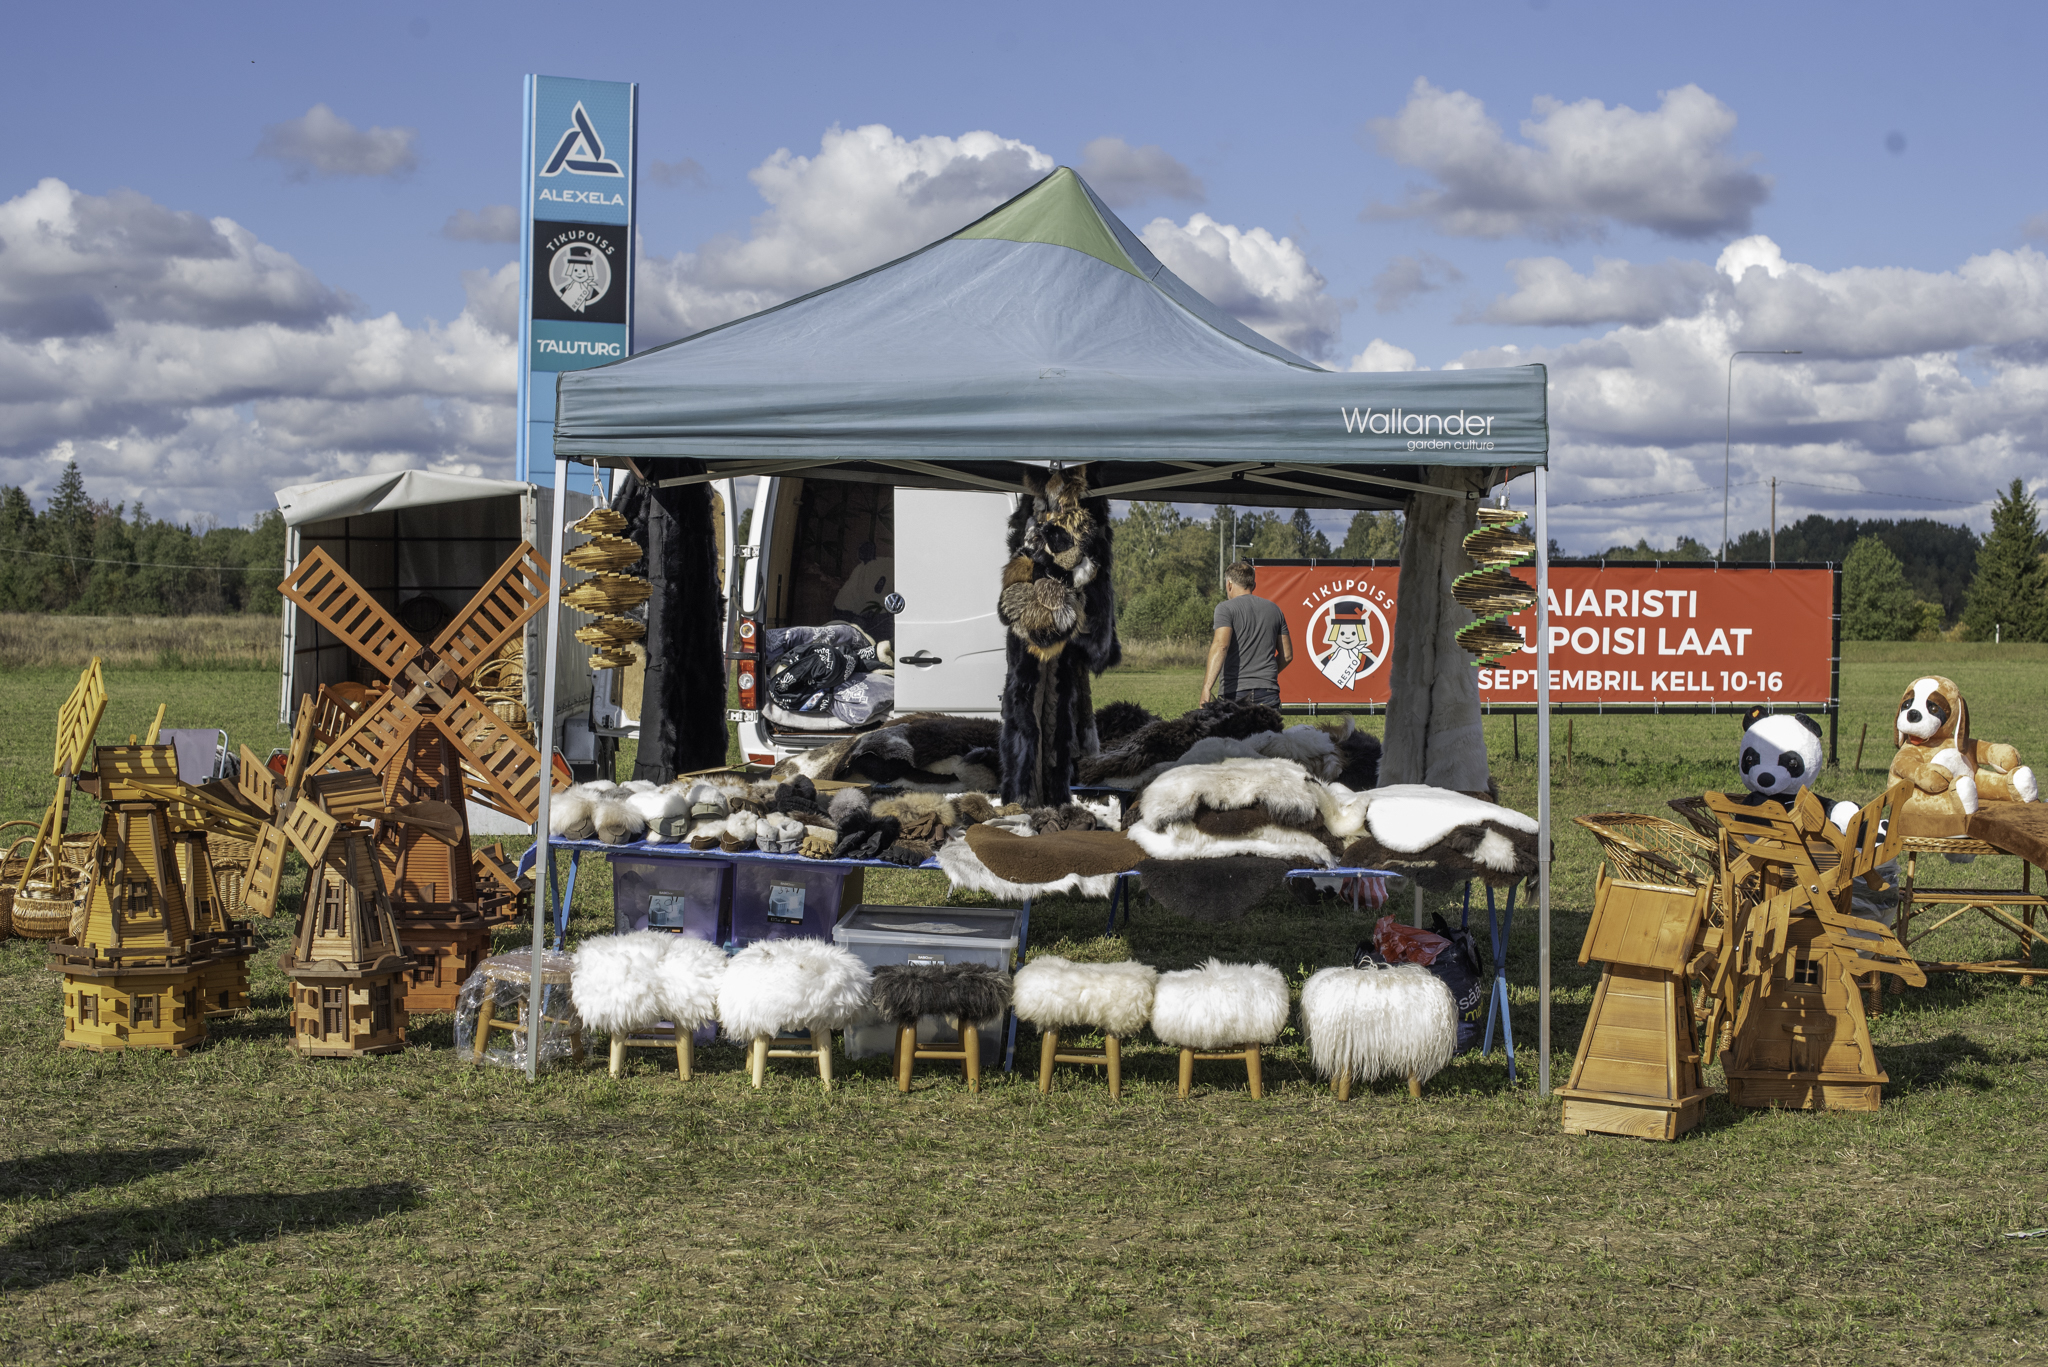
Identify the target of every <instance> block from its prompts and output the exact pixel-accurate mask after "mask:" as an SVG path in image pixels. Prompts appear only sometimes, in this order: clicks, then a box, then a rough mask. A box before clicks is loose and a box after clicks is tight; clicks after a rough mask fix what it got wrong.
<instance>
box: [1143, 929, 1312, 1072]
mask: <svg viewBox="0 0 2048 1367" xmlns="http://www.w3.org/2000/svg"><path fill="white" fill-rule="evenodd" d="M1286 1024H1287V980H1286V979H1285V978H1282V977H1281V976H1280V970H1279V969H1277V968H1275V967H1273V966H1272V965H1271V964H1226V963H1220V962H1218V961H1217V960H1215V959H1211V960H1209V962H1208V963H1206V964H1203V965H1202V966H1201V967H1200V968H1183V969H1181V970H1179V971H1177V972H1174V973H1162V974H1160V975H1159V985H1158V987H1157V989H1156V990H1155V991H1154V992H1153V994H1152V1033H1153V1034H1155V1035H1157V1036H1159V1038H1160V1039H1161V1040H1162V1041H1163V1042H1164V1043H1167V1044H1177V1045H1179V1046H1180V1094H1181V1095H1182V1096H1186V1095H1187V1094H1188V1089H1189V1088H1190V1087H1192V1086H1193V1085H1194V1081H1195V1061H1196V1060H1197V1059H1232V1060H1237V1059H1242V1060H1243V1061H1244V1070H1245V1076H1246V1078H1247V1079H1248V1080H1249V1081H1250V1083H1251V1089H1252V1096H1253V1097H1255V1098H1256V1097H1262V1096H1264V1095H1265V1094H1266V1086H1265V1079H1264V1078H1263V1076H1261V1074H1260V1070H1259V1050H1260V1048H1261V1047H1262V1046H1264V1045H1268V1044H1271V1043H1272V1042H1273V1041H1274V1040H1276V1039H1278V1038H1279V1037H1280V1030H1281V1027H1283V1026H1285V1025H1286Z"/></svg>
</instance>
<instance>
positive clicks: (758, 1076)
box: [753, 1035, 768, 1091]
mask: <svg viewBox="0 0 2048 1367" xmlns="http://www.w3.org/2000/svg"><path fill="white" fill-rule="evenodd" d="M753 1052H754V1058H753V1068H754V1087H755V1090H757V1091H758V1090H759V1089H760V1086H761V1084H762V1083H763V1082H764V1081H766V1080H767V1077H768V1037H767V1036H766V1035H756V1036H754V1050H753Z"/></svg>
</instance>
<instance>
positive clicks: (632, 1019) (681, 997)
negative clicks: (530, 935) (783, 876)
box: [570, 930, 725, 1081]
mask: <svg viewBox="0 0 2048 1367" xmlns="http://www.w3.org/2000/svg"><path fill="white" fill-rule="evenodd" d="M724 976H725V951H724V950H722V949H720V948H719V947H718V946H717V945H714V944H712V943H711V942H709V941H708V940H700V939H697V938H696V937H694V936H689V935H676V934H672V933H670V932H667V931H660V930H636V931H633V932H631V933H629V934H625V935H605V936H601V937H599V938H597V939H594V940H586V941H584V943H583V947H582V948H581V949H579V950H578V951H577V953H576V968H575V970H574V973H573V974H572V976H571V979H570V992H571V993H572V994H573V995H574V996H575V999H576V1004H577V1008H578V1011H579V1013H580V1014H582V1016H583V1019H584V1022H585V1023H586V1024H588V1025H589V1026H590V1027H591V1028H592V1029H596V1030H603V1031H605V1032H606V1033H608V1034H609V1035H610V1036H611V1037H612V1066H611V1072H612V1076H613V1077H617V1076H618V1075H619V1070H620V1068H621V1067H622V1066H623V1065H624V1063H625V1059H626V1050H627V1049H628V1048H629V1047H630V1048H636V1049H655V1048H658V1049H666V1048H669V1047H671V1046H673V1047H674V1048H675V1051H676V1072H677V1073H678V1074H679V1075H680V1076H681V1077H682V1078H683V1079H684V1080H685V1081H687V1080H688V1079H689V1077H690V1074H691V1070H692V1068H693V1066H694V1064H695V1062H696V1040H695V1035H696V1033H697V1028H698V1027H699V1026H701V1025H703V1024H704V1023H705V1022H706V1021H708V1020H712V1019H715V1018H716V1017H717V1015H718V983H719V980H720V979H721V978H723V977H724ZM585 1008H587V1009H585ZM663 1021H666V1022H668V1025H667V1027H666V1028H659V1027H661V1023H662V1022H663Z"/></svg>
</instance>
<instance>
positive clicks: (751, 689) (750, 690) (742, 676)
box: [738, 660, 760, 711]
mask: <svg viewBox="0 0 2048 1367" xmlns="http://www.w3.org/2000/svg"><path fill="white" fill-rule="evenodd" d="M758 664H759V661H757V660H741V661H740V671H739V680H738V682H739V693H740V706H741V707H744V708H746V709H748V710H749V711H752V710H753V709H755V708H757V707H759V706H760V702H759V697H760V690H759V688H757V687H756V680H755V678H754V670H755V668H756V666H757V665H758Z"/></svg>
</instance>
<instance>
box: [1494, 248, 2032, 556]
mask: <svg viewBox="0 0 2048 1367" xmlns="http://www.w3.org/2000/svg"><path fill="white" fill-rule="evenodd" d="M1610 264H1612V265H1614V266H1615V269H1614V270H1612V271H1610V272H1609V276H1610V282H1609V283H1612V281H1614V280H1621V279H1624V278H1625V277H1626V274H1627V273H1626V272H1624V271H1622V270H1621V269H1620V267H1621V266H1624V265H1626V263H1610ZM1691 266H1692V267H1693V268H1696V270H1697V272H1702V273H1703V274H1700V276H1699V278H1700V280H1701V281H1702V285H1703V287H1701V288H1697V292H1696V293H1695V294H1694V295H1693V296H1692V297H1691V298H1681V299H1679V300H1678V302H1677V303H1676V305H1675V306H1674V307H1673V308H1672V310H1671V312H1670V313H1669V314H1668V315H1667V316H1666V317H1664V318H1662V319H1661V320H1655V321H1639V322H1636V323H1634V324H1632V325H1629V326H1623V327H1619V328H1616V329H1614V330H1612V331H1609V332H1607V333H1605V334H1604V335H1601V336H1598V337H1592V338H1588V339H1585V340H1583V341H1577V342H1571V343H1567V344H1564V345H1560V346H1556V347H1539V348H1532V349H1526V350H1514V349H1511V348H1499V349H1494V350H1487V351H1475V352H1471V353H1468V354H1467V355H1465V356H1463V357H1461V358H1460V361H1459V364H1461V365H1465V366H1482V365H1521V364H1526V363H1528V362H1531V361H1538V362H1542V363H1543V364H1545V365H1546V366H1548V367H1549V372H1550V413H1551V422H1552V434H1553V437H1552V439H1553V452H1554V454H1553V462H1554V464H1553V469H1554V471H1555V472H1556V473H1557V476H1558V482H1557V485H1556V486H1555V487H1556V489H1557V492H1556V493H1555V494H1554V495H1553V497H1554V498H1556V499H1557V500H1559V501H1560V502H1562V503H1566V504H1580V505H1584V506H1577V507H1567V508H1562V509H1561V510H1560V514H1559V516H1560V523H1559V525H1560V527H1561V528H1562V529H1564V530H1560V532H1559V533H1558V535H1559V537H1560V539H1561V540H1564V541H1565V542H1566V544H1567V545H1572V546H1575V547H1577V548H1579V549H1593V548H1595V546H1596V544H1597V545H1598V546H1605V545H1609V544H1612V543H1613V542H1616V541H1621V540H1629V541H1633V540H1634V539H1635V538H1636V537H1637V536H1648V537H1649V538H1650V539H1651V541H1652V542H1654V543H1657V544H1661V545H1669V544H1671V540H1672V537H1673V536H1675V535H1678V534H1681V533H1683V534H1689V535H1693V536H1697V537H1699V538H1700V539H1701V540H1703V541H1706V542H1708V543H1709V544H1713V543H1715V542H1717V541H1718V540H1719V537H1720V530H1721V528H1720V507H1719V504H1720V499H1719V498H1718V497H1717V495H1718V494H1719V492H1720V487H1721V479H1722V472H1721V465H1722V441H1723V432H1722V426H1723V421H1724V418H1723V413H1724V408H1725V407H1726V405H1727V403H1728V393H1729V378H1728V376H1729V356H1730V353H1732V352H1735V351H1746V350H1761V351H1776V350H1782V349H1796V350H1798V351H1800V352H1801V353H1802V354H1801V355H1798V356H1761V357H1751V358H1744V359H1743V360H1742V361H1740V362H1737V363H1736V370H1735V375H1734V404H1733V410H1734V481H1735V483H1736V485H1737V488H1736V489H1735V492H1734V495H1733V497H1734V502H1735V511H1734V515H1733V519H1732V520H1733V524H1734V530H1736V531H1737V532H1740V531H1741V530H1743V529H1745V528H1748V527H1754V526H1761V525H1763V522H1764V519H1765V505H1764V497H1765V496H1764V495H1763V494H1762V493H1760V492H1759V488H1760V485H1759V484H1758V482H1759V481H1763V480H1766V479H1768V478H1769V477H1771V476H1773V475H1775V476H1777V477H1778V478H1779V479H1780V480H1781V481H1782V482H1783V483H1781V488H1780V499H1779V508H1780V519H1781V521H1790V520H1793V519H1795V518H1796V517H1798V516H1803V515H1805V514H1806V513H1810V512H1824V513H1826V514H1828V515H1829V516H1852V515H1853V516H1858V517H1923V516H1932V517H1938V518H1944V519H1950V520H1954V519H1958V518H1967V519H1968V520H1970V521H1972V522H1973V523H1974V524H1976V525H1978V526H1980V527H1981V526H1982V525H1984V523H1985V520H1986V510H1987V509H1988V507H1989V504H1990V501H1991V500H1992V499H1993V497H1995V495H1996V494H1997V492H1998V491H1999V489H2001V488H2002V487H2003V486H2004V485H2005V484H2007V483H2009V482H2010V481H2011V480H2012V479H2013V478H2015V477H2019V478H2025V479H2029V480H2034V481H2038V480H2039V479H2040V472H2041V469H2042V466H2041V459H2040V455H2039V452H2040V451H2041V450H2042V449H2043V447H2044V446H2048V348H2044V347H2043V346H2042V344H2041V342H2040V339H2041V338H2042V337H2044V336H2048V255H2043V254H2042V253H2041V252H2039V251H2037V250H2035V249H2033V248H2031V247H2028V248H2021V249H2019V250H2018V251H2010V252H2008V251H1993V252H1986V253H1984V254H1982V255H1979V256H1974V257H1971V258H1970V259H1969V260H1967V261H1965V262H1963V263H1962V265H1960V266H1959V267H1957V268H1956V269H1954V270H1952V271H1918V270H1909V269H1905V268H1897V267H1879V268H1871V267H1849V268H1845V269H1842V270H1836V271H1823V270H1820V269H1818V268H1816V267H1813V266H1809V265H1806V264H1803V263H1800V262H1797V261H1788V260H1787V259H1786V258H1785V256H1784V254H1783V252H1782V251H1781V250H1780V249H1779V247H1778V246H1777V244H1776V243H1775V242H1773V241H1771V239H1769V238H1767V237H1751V238H1746V239H1743V240H1741V241H1738V242H1736V243H1734V244H1731V245H1730V247H1729V248H1728V249H1727V250H1725V251H1724V252H1722V253H1721V256H1720V259H1719V262H1718V263H1717V266H1716V267H1715V268H1707V267H1705V265H1704V263H1691ZM1632 269H1635V270H1645V269H1652V270H1653V269H1655V268H1643V267H1635V268H1632ZM1732 272H1740V275H1739V277H1737V276H1735V275H1733V274H1731V273H1732ZM1524 283H1525V289H1524V290H1523V291H1521V292H1518V294H1517V295H1515V296H1511V300H1512V299H1522V298H1523V297H1524V295H1528V296H1529V299H1528V304H1529V307H1530V308H1531V309H1532V310H1533V309H1534V307H1535V303H1536V298H1537V296H1536V294H1534V293H1532V292H1530V291H1529V290H1528V289H1527V288H1526V282H1524ZM1544 285H1545V288H1547V289H1551V290H1552V295H1551V303H1552V306H1553V313H1554V314H1556V315H1563V314H1567V313H1571V312H1574V311H1576V312H1578V313H1580V314H1590V313H1591V312H1593V311H1594V307H1595V305H1596V304H1597V302H1598V300H1599V299H1600V298H1601V297H1602V295H1603V286H1602V281H1601V270H1600V269H1598V268H1596V270H1595V272H1594V274H1593V276H1591V277H1586V276H1579V275H1575V274H1572V273H1570V272H1569V271H1564V272H1556V273H1553V274H1552V275H1550V276H1547V277H1545V281H1544ZM1574 291H1577V294H1574ZM1607 293H1609V294H1611V293H1612V291H1607ZM1700 490H1705V491H1707V492H1706V494H1705V495H1703V496H1702V495H1700V494H1698V492H1697V491H1700ZM1745 490H1747V492H1745ZM1592 500H1607V501H1606V502H1603V503H1595V502H1591V501H1592ZM1745 500H1746V502H1745ZM1574 528H1576V529H1577V532H1578V535H1577V536H1576V538H1575V537H1573V536H1570V535H1567V531H1569V530H1572V529H1574Z"/></svg>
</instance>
